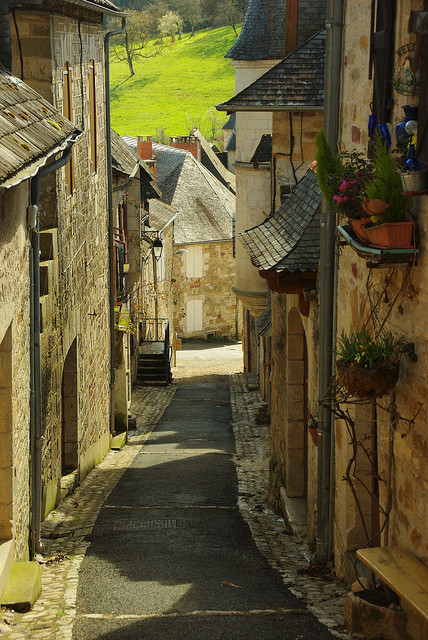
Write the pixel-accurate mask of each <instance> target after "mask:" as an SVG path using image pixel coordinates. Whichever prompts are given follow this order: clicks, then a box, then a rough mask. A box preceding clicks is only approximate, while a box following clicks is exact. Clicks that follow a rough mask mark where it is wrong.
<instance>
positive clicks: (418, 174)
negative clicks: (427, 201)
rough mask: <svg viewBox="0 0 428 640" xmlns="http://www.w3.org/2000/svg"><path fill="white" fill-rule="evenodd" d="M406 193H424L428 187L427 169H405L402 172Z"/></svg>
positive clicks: (402, 181)
mask: <svg viewBox="0 0 428 640" xmlns="http://www.w3.org/2000/svg"><path fill="white" fill-rule="evenodd" d="M400 177H401V183H402V185H403V191H404V193H408V194H412V193H424V192H425V190H426V188H427V174H426V173H425V171H403V172H402V173H401V174H400Z"/></svg>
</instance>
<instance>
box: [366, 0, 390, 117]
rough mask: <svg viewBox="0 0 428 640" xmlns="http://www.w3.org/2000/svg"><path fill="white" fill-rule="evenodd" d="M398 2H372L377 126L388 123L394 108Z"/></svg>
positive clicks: (373, 70)
mask: <svg viewBox="0 0 428 640" xmlns="http://www.w3.org/2000/svg"><path fill="white" fill-rule="evenodd" d="M395 11H396V0H378V1H377V6H376V2H375V1H374V0H373V2H372V24H373V25H374V29H373V30H372V34H371V52H370V58H371V64H370V66H371V65H372V64H373V69H372V68H370V77H372V72H373V113H374V114H375V115H376V117H377V122H378V124H379V123H382V122H388V121H389V119H390V113H391V109H392V106H393V101H392V74H393V63H394V25H395Z"/></svg>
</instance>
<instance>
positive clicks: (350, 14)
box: [334, 0, 428, 575]
mask: <svg viewBox="0 0 428 640" xmlns="http://www.w3.org/2000/svg"><path fill="white" fill-rule="evenodd" d="M363 5H365V6H363ZM398 5H399V6H398V11H397V22H396V24H397V32H396V45H395V48H396V49H398V47H399V46H401V45H403V44H405V43H406V42H409V41H411V40H412V39H413V36H412V35H411V34H410V35H409V34H407V20H408V15H409V11H410V9H422V2H410V1H407V0H403V1H402V2H399V3H398ZM369 10H370V2H369V0H366V1H365V2H364V3H359V5H358V7H357V6H356V5H355V3H347V4H346V15H345V47H344V51H345V56H344V60H343V88H342V104H341V121H342V127H341V146H342V147H343V148H347V149H350V148H355V147H356V148H357V149H360V150H363V151H364V150H365V149H366V147H367V117H368V114H369V112H370V111H369V101H370V99H371V94H372V84H371V81H369V80H368V77H367V69H368V56H369V35H370V34H369V29H370V24H369V20H368V18H367V16H368V15H369ZM393 98H394V109H393V116H392V123H393V125H394V126H395V124H396V123H397V122H398V121H399V120H400V119H401V113H402V112H401V110H400V105H402V104H406V103H408V102H411V103H415V102H417V96H415V97H410V96H402V95H400V94H398V93H396V92H395V91H394V92H393ZM400 112H401V113H400ZM410 208H411V210H412V212H413V214H414V216H415V218H416V221H417V227H418V233H419V247H420V254H419V256H418V261H417V265H416V264H415V265H414V266H408V267H406V266H401V267H398V268H393V267H391V268H387V269H376V270H375V269H371V270H369V269H368V268H367V266H366V263H365V261H364V260H363V259H362V258H360V257H359V256H358V255H357V254H356V253H355V252H354V251H353V250H352V249H351V248H350V247H345V248H343V250H342V251H341V256H340V262H339V277H338V299H337V332H338V335H339V336H340V335H341V334H342V333H343V332H345V333H346V332H350V331H354V330H356V329H361V328H362V327H363V326H365V324H367V326H368V328H369V329H375V330H376V329H379V327H380V326H382V325H383V326H384V328H385V329H387V330H391V331H392V332H393V333H394V335H396V336H397V337H400V336H403V337H404V339H405V340H406V342H413V343H414V344H415V350H416V354H417V357H418V360H417V362H412V361H411V360H410V359H409V358H407V357H406V356H404V357H403V358H402V362H401V365H400V378H399V381H398V384H397V387H396V391H395V393H394V394H392V395H391V396H385V397H383V398H381V399H380V400H379V401H378V408H377V431H378V442H377V446H378V450H379V475H380V477H381V479H382V480H381V482H380V493H381V504H382V507H383V508H386V509H388V507H387V505H388V504H390V505H391V512H390V516H389V519H387V521H386V523H385V522H384V518H383V517H382V516H381V517H380V525H381V526H382V525H384V528H383V533H382V536H381V542H382V544H396V545H401V546H403V547H404V548H406V549H407V550H409V551H410V552H412V553H414V554H415V555H416V556H417V557H418V558H420V559H421V560H422V561H423V562H425V563H427V561H428V536H427V528H426V522H427V516H428V502H427V497H426V494H427V488H428V476H427V471H426V456H427V451H428V437H427V433H426V419H427V417H426V411H427V407H426V404H427V396H428V391H427V385H426V377H427V367H428V360H427V357H426V354H427V347H428V321H427V316H426V312H425V305H426V302H427V294H426V281H427V269H428V262H427V256H426V250H425V247H426V244H427V241H428V225H427V223H426V219H427V218H426V214H427V212H428V197H426V196H422V197H415V198H413V199H412V201H411V203H410ZM380 407H384V408H386V409H389V410H382V409H381V408H380ZM416 414H417V416H416ZM351 415H352V416H353V417H354V418H355V421H356V432H357V436H358V438H360V439H361V441H362V442H366V446H367V449H368V451H369V452H371V451H372V448H373V439H372V430H373V414H372V408H371V406H370V405H369V406H367V405H361V406H357V407H356V408H352V413H351ZM399 416H402V417H403V418H404V419H400V417H399ZM415 416H416V417H415ZM414 417H415V420H414V423H409V422H407V421H406V419H407V420H411V419H413V418H414ZM351 453H352V452H351V445H350V438H349V434H348V432H347V429H346V426H345V425H344V424H343V423H340V422H338V423H337V424H336V496H335V514H336V515H335V541H334V542H335V559H336V568H337V571H338V573H339V575H343V574H345V573H346V561H345V559H346V551H348V550H351V549H355V548H358V547H359V546H362V545H364V544H366V542H367V532H368V535H369V536H370V535H372V534H373V533H376V531H375V528H376V527H374V523H372V519H371V513H370V512H371V500H370V496H367V494H366V493H365V491H364V490H363V489H361V485H360V484H359V483H358V482H356V483H355V487H356V491H357V495H358V499H359V501H360V504H361V508H362V512H363V515H364V519H365V522H366V529H367V532H365V531H364V528H363V524H362V521H361V518H360V517H359V516H358V514H357V511H356V504H355V500H354V498H353V496H352V494H351V491H350V489H349V487H348V486H347V485H346V484H345V483H344V481H343V479H342V478H343V473H344V469H345V468H346V465H347V463H348V461H349V459H350V456H351ZM356 464H357V467H356V473H357V475H358V477H359V478H361V479H362V480H363V481H365V482H368V483H370V482H371V477H372V467H371V465H370V464H368V463H367V457H366V456H365V455H364V453H363V451H362V448H361V447H360V446H359V447H358V455H357V461H356Z"/></svg>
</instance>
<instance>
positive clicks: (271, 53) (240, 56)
mask: <svg viewBox="0 0 428 640" xmlns="http://www.w3.org/2000/svg"><path fill="white" fill-rule="evenodd" d="M284 54H285V0H249V2H248V6H247V11H246V13H245V18H244V23H243V25H242V29H241V33H240V34H239V37H238V39H237V40H236V42H235V44H234V45H233V47H232V48H231V49H229V51H228V52H227V54H226V56H225V57H226V58H233V59H234V60H275V59H281V58H283V57H284Z"/></svg>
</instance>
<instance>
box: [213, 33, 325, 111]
mask: <svg viewBox="0 0 428 640" xmlns="http://www.w3.org/2000/svg"><path fill="white" fill-rule="evenodd" d="M324 67H325V29H322V30H321V31H319V32H318V33H316V34H315V35H314V36H312V37H311V38H310V39H309V40H307V41H306V42H305V43H304V44H303V45H302V46H301V47H299V48H298V49H296V50H295V51H293V53H291V54H290V55H289V56H287V57H286V58H284V60H282V61H281V62H279V63H278V64H277V65H275V66H274V67H273V68H272V69H270V70H269V71H267V72H266V73H265V74H264V75H262V76H261V77H260V78H258V79H257V80H256V81H255V82H253V83H252V84H250V85H249V86H248V87H246V88H245V89H243V90H242V91H240V93H238V94H237V95H236V96H234V97H233V98H231V99H230V100H228V101H227V102H223V103H222V104H220V105H217V107H216V108H217V109H218V110H219V111H246V110H247V111H275V110H276V109H280V110H286V109H292V110H293V111H294V110H295V109H322V108H323V104H324Z"/></svg>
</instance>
